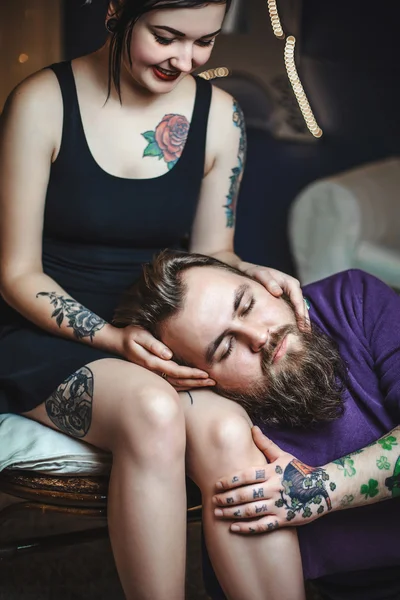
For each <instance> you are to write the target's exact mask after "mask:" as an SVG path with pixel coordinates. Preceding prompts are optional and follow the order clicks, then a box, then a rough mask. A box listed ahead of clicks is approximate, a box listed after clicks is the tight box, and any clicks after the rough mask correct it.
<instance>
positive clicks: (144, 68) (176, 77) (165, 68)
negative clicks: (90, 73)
mask: <svg viewBox="0 0 400 600" xmlns="http://www.w3.org/2000/svg"><path fill="white" fill-rule="evenodd" d="M225 9H226V5H225V4H216V3H211V4H208V5H205V6H202V7H200V8H175V9H164V10H153V11H150V12H148V13H145V14H144V15H142V16H141V17H140V18H139V20H138V21H137V23H136V24H135V26H134V28H133V32H132V42H131V48H130V52H131V59H132V64H131V65H130V64H129V59H128V57H127V56H126V57H125V59H124V66H125V68H126V69H127V71H128V73H129V74H130V75H131V77H132V78H133V79H134V80H135V81H136V82H137V83H138V84H139V85H140V86H141V87H144V88H146V89H147V90H149V91H150V92H153V93H156V94H162V93H167V92H170V91H171V90H172V89H173V88H174V87H175V86H176V85H177V84H178V83H179V81H180V80H181V79H183V77H185V76H186V75H188V74H189V73H191V72H192V71H193V70H194V69H197V68H198V67H201V66H202V65H204V64H205V63H206V62H207V61H208V59H209V58H210V55H211V52H212V48H213V45H214V41H215V38H216V36H217V35H218V34H219V32H220V31H221V27H222V22H223V20H224V16H225Z"/></svg>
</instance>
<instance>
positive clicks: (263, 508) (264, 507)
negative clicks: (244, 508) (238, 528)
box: [256, 504, 268, 514]
mask: <svg viewBox="0 0 400 600" xmlns="http://www.w3.org/2000/svg"><path fill="white" fill-rule="evenodd" d="M267 511H268V508H267V505H266V504H263V505H262V506H256V514H258V513H262V512H267Z"/></svg>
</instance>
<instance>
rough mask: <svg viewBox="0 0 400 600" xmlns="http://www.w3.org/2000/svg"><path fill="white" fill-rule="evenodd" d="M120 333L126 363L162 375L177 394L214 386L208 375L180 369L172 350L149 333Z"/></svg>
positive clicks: (126, 329)
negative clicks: (173, 357)
mask: <svg viewBox="0 0 400 600" xmlns="http://www.w3.org/2000/svg"><path fill="white" fill-rule="evenodd" d="M118 331H120V335H121V344H120V345H121V348H120V354H121V355H122V356H123V357H124V358H126V360H129V361H130V362H133V363H135V364H137V365H140V366H141V367H145V368H146V369H149V371H153V372H155V373H157V374H158V375H162V376H163V377H164V378H165V379H166V380H167V381H168V383H170V384H171V385H172V386H173V387H174V388H175V389H177V390H178V391H185V390H190V389H193V388H200V387H210V386H213V385H215V381H213V380H212V379H209V377H208V374H207V373H206V372H205V371H201V370H200V369H192V368H191V367H181V366H180V365H178V364H177V363H176V362H174V361H173V360H171V359H172V352H171V350H169V348H167V347H166V346H165V345H164V344H163V343H162V342H160V341H159V340H157V339H156V338H155V337H153V336H152V335H151V333H149V332H148V331H147V330H146V329H143V328H141V327H136V326H133V325H130V326H127V327H123V328H121V329H119V330H118Z"/></svg>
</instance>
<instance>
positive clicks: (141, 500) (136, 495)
mask: <svg viewBox="0 0 400 600" xmlns="http://www.w3.org/2000/svg"><path fill="white" fill-rule="evenodd" d="M73 383H75V384H76V385H75V387H71V384H73ZM78 383H79V385H77V384H78ZM85 385H86V391H84V386H85ZM91 390H92V391H91ZM68 400H69V402H67V401H68ZM25 416H27V417H30V418H32V419H35V420H37V421H40V422H41V423H44V424H45V425H48V426H49V427H53V428H54V429H60V430H61V431H63V432H64V433H67V434H69V435H72V436H75V437H80V438H81V439H83V440H84V441H86V442H89V443H91V444H93V445H94V446H97V447H99V448H103V449H105V450H109V451H111V452H112V454H113V467H112V473H111V479H110V489H109V501H108V521H109V530H110V537H111V543H112V548H113V552H114V557H115V561H116V565H117V569H118V573H119V576H120V579H121V582H122V586H123V588H124V592H125V594H126V597H127V598H128V599H129V600H133V599H135V600H172V599H173V600H183V598H184V582H185V560H186V490H185V463H184V456H185V424H184V415H183V410H182V407H181V403H180V401H179V397H178V394H177V393H176V392H175V391H174V390H173V389H172V387H171V386H170V385H169V384H168V383H166V382H165V381H163V380H162V379H161V378H160V377H157V376H156V375H154V374H152V373H150V372H149V371H146V370H145V369H142V368H141V367H138V366H136V365H133V364H130V363H127V362H124V361H120V360H112V359H107V360H102V361H97V362H95V363H92V364H91V365H88V366H87V367H83V369H80V370H79V371H77V373H76V374H74V376H72V378H71V380H70V381H69V382H68V384H67V385H61V386H59V388H58V390H57V393H55V394H52V396H51V397H50V398H49V399H48V400H47V401H46V402H45V403H43V404H42V405H40V406H39V407H37V408H36V409H34V410H33V411H31V412H30V413H28V414H26V415H25ZM82 416H83V417H82ZM85 430H86V433H85ZM82 434H83V435H82Z"/></svg>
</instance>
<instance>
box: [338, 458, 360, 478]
mask: <svg viewBox="0 0 400 600" xmlns="http://www.w3.org/2000/svg"><path fill="white" fill-rule="evenodd" d="M333 462H334V463H335V465H337V466H338V469H339V470H341V471H343V474H344V476H345V477H353V475H355V474H356V470H355V468H354V460H353V459H351V458H350V456H344V457H343V458H338V459H337V460H334V461H333Z"/></svg>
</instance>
